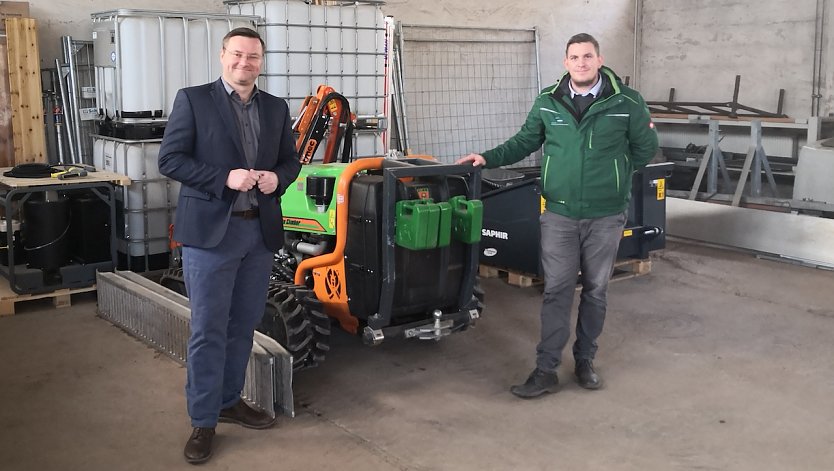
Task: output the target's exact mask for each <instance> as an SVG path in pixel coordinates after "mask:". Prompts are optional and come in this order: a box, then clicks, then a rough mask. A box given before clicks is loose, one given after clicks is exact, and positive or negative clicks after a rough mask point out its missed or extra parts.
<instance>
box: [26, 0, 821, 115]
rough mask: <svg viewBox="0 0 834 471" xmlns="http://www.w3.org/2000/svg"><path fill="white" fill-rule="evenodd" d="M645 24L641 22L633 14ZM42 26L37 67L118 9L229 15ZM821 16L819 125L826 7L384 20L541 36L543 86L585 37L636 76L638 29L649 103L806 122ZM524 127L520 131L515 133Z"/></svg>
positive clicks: (416, 2) (569, 1) (523, 4)
mask: <svg viewBox="0 0 834 471" xmlns="http://www.w3.org/2000/svg"><path fill="white" fill-rule="evenodd" d="M638 3H639V4H640V10H641V14H640V17H639V18H638V21H637V22H635V10H636V5H637V4H638ZM29 5H30V11H31V13H32V16H33V17H35V18H37V19H38V20H39V30H38V34H39V42H40V45H41V65H42V66H43V67H51V66H52V65H53V64H54V60H55V59H56V58H58V57H59V55H60V37H61V36H62V35H72V36H74V37H75V38H76V39H89V38H90V33H91V28H90V19H89V18H90V14H91V13H93V12H98V11H105V10H112V9H116V8H136V9H157V10H185V11H208V12H218V13H219V12H224V11H225V7H224V5H223V3H222V1H221V0H210V1H201V0H169V1H166V0H142V1H141V2H138V3H130V2H125V1H123V0H119V1H116V0H98V1H95V2H92V1H89V0H31V1H30V2H29ZM820 5H822V6H823V7H824V8H825V17H824V21H823V31H826V34H824V36H823V42H822V51H821V57H822V59H823V60H822V64H821V74H822V78H821V81H820V83H821V86H820V92H821V93H820V94H821V95H822V97H821V106H820V108H821V113H820V114H821V115H828V114H829V113H830V112H832V111H834V93H832V91H834V67H832V66H831V65H830V64H832V63H834V39H832V36H834V35H832V34H830V33H827V30H828V29H830V25H831V24H832V18H834V12H832V10H833V9H832V6H831V1H830V0H797V1H796V2H784V1H782V0H762V1H759V2H751V1H748V0H704V1H699V2H689V1H686V0H565V1H561V2H558V3H555V2H541V1H540V0H521V1H515V2H506V1H504V0H459V1H456V2H448V1H443V0H388V1H387V2H386V4H385V5H384V7H383V11H384V13H385V14H388V15H393V16H394V17H395V18H396V19H398V20H400V21H402V22H405V23H411V24H433V25H447V26H479V27H491V28H537V29H538V31H539V34H540V37H539V40H540V63H541V75H542V76H541V83H542V86H546V85H549V84H551V83H553V81H554V80H555V78H556V77H558V76H559V75H560V74H561V73H562V71H563V66H562V60H561V59H562V57H563V52H562V51H563V48H564V44H565V42H566V41H567V39H568V38H569V37H570V36H571V35H572V34H574V33H576V32H580V31H585V32H589V33H591V34H593V35H595V36H596V37H597V38H598V39H599V40H600V43H601V46H602V54H603V56H604V58H605V63H606V64H607V65H609V66H611V67H612V68H613V69H614V70H615V71H616V72H617V73H618V74H620V75H621V76H633V75H634V63H635V57H634V43H635V34H634V30H635V24H638V29H639V34H638V36H637V37H638V44H639V46H638V51H639V54H638V60H637V62H638V64H639V66H638V67H639V83H638V84H637V86H638V88H639V89H640V91H641V92H642V93H643V95H644V96H645V97H646V98H647V99H650V100H665V99H666V98H667V96H668V93H669V88H670V87H675V89H676V96H677V98H678V99H680V100H704V101H720V100H726V99H729V98H731V97H732V92H733V81H734V77H735V75H736V74H739V75H741V76H742V79H741V91H740V97H739V98H740V102H741V103H743V104H746V105H749V106H754V107H758V108H763V109H767V110H771V109H775V107H776V102H777V96H778V91H779V89H780V88H784V89H785V90H786V93H785V112H786V113H787V114H788V115H789V116H791V117H796V118H803V117H808V116H810V112H811V93H812V85H813V75H814V71H813V59H814V35H815V26H816V24H817V21H816V13H817V10H818V8H819V7H820ZM519 124H520V123H519Z"/></svg>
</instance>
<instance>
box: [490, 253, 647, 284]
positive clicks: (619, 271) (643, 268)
mask: <svg viewBox="0 0 834 471" xmlns="http://www.w3.org/2000/svg"><path fill="white" fill-rule="evenodd" d="M651 271H652V261H651V260H649V259H646V260H634V259H625V260H617V261H616V262H615V263H614V273H613V274H612V275H611V281H619V280H627V279H629V278H634V277H635V276H641V275H646V274H648V273H651ZM478 274H479V275H480V276H481V278H498V277H504V276H506V277H507V283H509V284H511V285H513V286H518V287H520V288H529V287H530V286H533V285H536V284H542V283H544V280H542V279H541V278H538V277H536V276H534V275H530V274H528V273H518V272H514V271H512V270H506V269H503V268H496V267H491V266H489V265H481V266H480V267H479V268H478ZM580 288H581V285H580V284H578V283H577V285H576V289H580Z"/></svg>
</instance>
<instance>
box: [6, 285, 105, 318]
mask: <svg viewBox="0 0 834 471" xmlns="http://www.w3.org/2000/svg"><path fill="white" fill-rule="evenodd" d="M95 290H96V285H92V286H85V287H83V288H64V289H59V290H56V291H51V292H49V293H39V294H17V293H15V292H14V291H12V289H11V288H10V287H9V282H8V281H6V280H5V279H3V280H0V317H2V316H11V315H14V313H15V304H17V303H19V302H24V301H31V300H33V299H44V298H49V299H51V300H52V305H53V306H55V308H64V307H69V306H71V305H72V295H73V294H77V293H86V292H88V291H95Z"/></svg>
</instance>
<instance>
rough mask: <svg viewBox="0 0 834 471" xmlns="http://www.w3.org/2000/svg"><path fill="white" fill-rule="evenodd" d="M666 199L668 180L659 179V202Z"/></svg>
mask: <svg viewBox="0 0 834 471" xmlns="http://www.w3.org/2000/svg"><path fill="white" fill-rule="evenodd" d="M664 198H666V179H665V178H658V179H657V200H658V201H660V200H662V199H664Z"/></svg>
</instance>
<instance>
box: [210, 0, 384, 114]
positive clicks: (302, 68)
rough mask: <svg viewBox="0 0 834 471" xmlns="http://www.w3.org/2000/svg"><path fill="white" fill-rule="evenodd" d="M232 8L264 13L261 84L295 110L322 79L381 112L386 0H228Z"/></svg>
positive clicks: (356, 105) (365, 110)
mask: <svg viewBox="0 0 834 471" xmlns="http://www.w3.org/2000/svg"><path fill="white" fill-rule="evenodd" d="M224 3H225V4H226V6H227V8H228V11H229V13H233V14H241V15H258V16H262V17H263V18H264V23H263V25H261V27H260V29H259V31H260V32H261V35H262V36H263V38H264V41H265V42H266V48H267V54H266V63H265V69H264V73H263V74H262V78H261V88H263V89H264V90H266V91H267V92H269V93H272V94H273V95H276V96H279V97H282V98H285V99H286V100H287V101H288V102H289V105H290V111H291V112H293V113H294V112H295V111H297V110H298V108H299V107H300V105H301V102H302V101H303V99H304V97H306V96H308V95H311V94H315V91H316V88H317V87H318V86H319V85H321V84H327V85H330V86H331V87H333V88H334V89H335V90H336V91H337V92H339V93H341V94H342V95H344V96H345V98H347V99H348V101H349V102H350V104H351V111H353V112H354V113H356V114H357V115H359V116H380V115H382V111H383V99H384V82H385V80H386V77H385V63H384V61H385V22H384V17H383V14H382V9H381V4H382V2H371V1H365V2H361V1H359V2H343V3H342V4H341V5H310V4H308V3H305V2H304V1H302V0H243V1H238V0H227V1H225V2H224Z"/></svg>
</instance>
